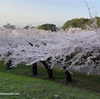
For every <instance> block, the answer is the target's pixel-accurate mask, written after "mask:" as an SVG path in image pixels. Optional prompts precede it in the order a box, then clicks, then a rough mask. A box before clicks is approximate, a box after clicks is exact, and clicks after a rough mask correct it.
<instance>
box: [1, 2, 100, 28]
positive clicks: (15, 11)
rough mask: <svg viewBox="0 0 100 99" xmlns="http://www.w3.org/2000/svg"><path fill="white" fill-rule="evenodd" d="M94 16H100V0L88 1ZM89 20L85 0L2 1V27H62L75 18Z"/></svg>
mask: <svg viewBox="0 0 100 99" xmlns="http://www.w3.org/2000/svg"><path fill="white" fill-rule="evenodd" d="M86 1H87V3H88V5H89V7H90V8H91V13H92V15H94V16H95V14H97V15H98V16H100V0H86ZM81 17H84V18H89V14H88V9H87V7H86V5H85V3H84V1H83V0H0V26H2V25H4V24H7V22H8V23H10V24H15V25H16V26H26V25H31V24H32V25H33V26H38V25H41V24H44V23H53V24H56V25H57V26H62V25H63V24H64V23H65V22H66V21H67V20H70V19H73V18H81Z"/></svg>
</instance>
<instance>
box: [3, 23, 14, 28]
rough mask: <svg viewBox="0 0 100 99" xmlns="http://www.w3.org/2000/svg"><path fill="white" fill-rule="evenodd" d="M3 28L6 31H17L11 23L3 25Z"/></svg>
mask: <svg viewBox="0 0 100 99" xmlns="http://www.w3.org/2000/svg"><path fill="white" fill-rule="evenodd" d="M3 27H4V28H6V29H15V25H10V24H9V23H7V25H3Z"/></svg>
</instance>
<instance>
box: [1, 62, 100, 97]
mask: <svg viewBox="0 0 100 99" xmlns="http://www.w3.org/2000/svg"><path fill="white" fill-rule="evenodd" d="M9 73H10V74H9ZM11 74H14V75H11ZM19 75H22V77H21V76H19ZM54 77H55V78H54V79H53V80H51V81H48V79H47V73H46V70H45V69H44V68H39V74H38V77H36V78H33V77H31V66H29V67H26V66H24V65H19V66H18V67H17V68H14V69H10V70H6V66H5V65H4V64H3V62H0V92H2V91H3V92H19V93H20V96H9V97H8V96H7V97H6V96H2V98H0V99H19V98H20V99H23V98H24V99H32V98H33V99H57V98H58V99H100V96H99V94H98V93H99V92H100V76H97V75H96V76H95V75H90V76H86V74H83V73H77V72H75V73H74V75H73V80H74V82H73V83H71V84H68V83H66V80H65V74H64V71H63V70H59V69H55V70H54ZM41 79H42V80H41ZM44 79H45V80H44ZM58 83H61V84H58ZM66 85H67V86H66ZM73 86H74V87H73ZM77 87H79V88H81V89H78V88H77ZM60 89H61V90H60ZM84 89H88V90H90V91H86V90H84ZM93 93H95V94H96V95H97V96H95V94H93ZM56 94H57V95H58V97H57V98H56V96H55V95H56ZM0 97H1V96H0ZM3 97H4V98H3Z"/></svg>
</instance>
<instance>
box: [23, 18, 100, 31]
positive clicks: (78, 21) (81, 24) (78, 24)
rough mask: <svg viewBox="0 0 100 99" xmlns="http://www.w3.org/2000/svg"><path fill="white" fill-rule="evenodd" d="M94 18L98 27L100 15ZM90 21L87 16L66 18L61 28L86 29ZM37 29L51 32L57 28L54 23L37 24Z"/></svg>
mask: <svg viewBox="0 0 100 99" xmlns="http://www.w3.org/2000/svg"><path fill="white" fill-rule="evenodd" d="M96 20H97V26H98V27H100V17H96ZM91 23H92V21H91V19H88V18H75V19H72V20H68V21H67V22H65V23H64V25H63V26H62V29H63V30H65V29H67V28H70V27H72V28H81V29H86V26H87V25H91ZM29 27H30V26H28V25H27V26H25V27H24V28H25V29H28V28H29ZM32 28H33V27H32ZM38 29H40V30H50V31H52V32H53V31H57V30H58V28H57V27H56V25H55V24H42V25H40V26H38Z"/></svg>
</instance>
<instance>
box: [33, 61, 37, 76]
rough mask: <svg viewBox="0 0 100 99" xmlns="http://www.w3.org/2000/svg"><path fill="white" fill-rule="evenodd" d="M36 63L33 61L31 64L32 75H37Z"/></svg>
mask: <svg viewBox="0 0 100 99" xmlns="http://www.w3.org/2000/svg"><path fill="white" fill-rule="evenodd" d="M37 74H38V73H37V63H34V64H33V66H32V75H33V76H37Z"/></svg>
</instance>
